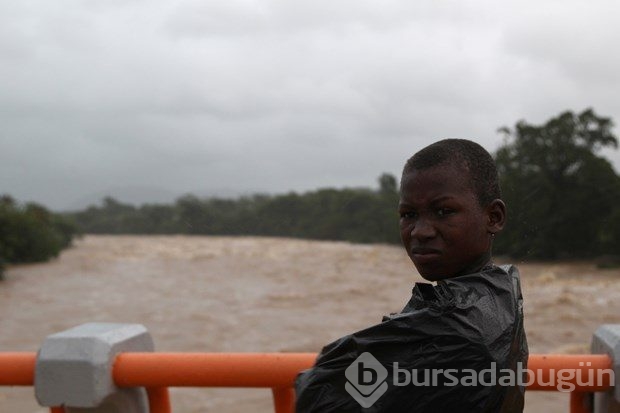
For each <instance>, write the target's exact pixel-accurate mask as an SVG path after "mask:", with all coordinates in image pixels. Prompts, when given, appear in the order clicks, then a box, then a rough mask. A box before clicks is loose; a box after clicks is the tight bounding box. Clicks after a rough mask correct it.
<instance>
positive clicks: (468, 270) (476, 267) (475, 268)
mask: <svg viewBox="0 0 620 413" xmlns="http://www.w3.org/2000/svg"><path fill="white" fill-rule="evenodd" d="M490 265H492V262H491V251H487V252H486V253H485V254H483V255H481V256H480V257H479V258H478V259H477V260H476V261H474V262H472V263H471V264H470V265H468V266H466V267H465V268H463V269H462V270H461V271H460V272H459V273H458V274H456V275H455V277H458V276H460V275H467V274H474V273H477V272H480V270H482V269H483V268H484V267H487V266H490Z"/></svg>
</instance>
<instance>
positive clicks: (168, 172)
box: [0, 0, 620, 210]
mask: <svg viewBox="0 0 620 413" xmlns="http://www.w3.org/2000/svg"><path fill="white" fill-rule="evenodd" d="M618 16H620V3H619V2H616V1H611V0H610V1H598V0H597V1H588V2H586V1H565V0H564V1H544V2H541V1H521V0H520V1H512V2H509V1H502V2H497V1H462V0H459V1H436V0H432V1H410V0H402V1H396V0H392V1H390V0H388V1H386V0H381V1H360V0H347V1H337V0H320V1H319V0H311V1H296V0H279V1H276V0H272V1H268V0H256V1H252V0H241V1H239V0H226V1H224V0H222V1H204V0H193V1H190V0H179V1H170V0H166V1H160V0H149V1H146V0H144V1H143V0H133V1H130V0H123V1H113V0H109V1H101V2H96V1H90V0H84V1H68V0H58V1H53V2H50V1H44V0H38V1H33V0H20V1H10V0H7V1H0V82H1V83H0V193H8V194H11V195H12V196H14V197H15V198H17V199H19V200H21V201H37V202H41V203H43V204H45V205H47V206H49V207H51V208H53V209H56V210H59V209H67V208H76V207H81V206H84V204H85V203H88V202H96V201H98V200H99V199H100V198H101V197H103V196H104V195H105V194H111V195H114V196H118V197H119V198H121V199H125V200H127V201H132V202H147V201H171V200H173V199H174V198H175V197H177V196H179V195H182V194H184V193H189V192H191V193H195V194H198V195H206V194H224V195H235V194H239V193H252V192H259V191H260V192H271V193H281V192H287V191H289V190H295V191H305V190H310V189H316V188H319V187H325V186H333V187H344V186H375V184H376V179H377V177H378V176H379V175H380V174H381V173H382V172H390V173H393V174H395V175H398V174H399V172H400V169H401V167H402V164H403V163H404V161H405V160H406V159H407V158H408V157H409V156H410V155H411V154H412V153H413V152H415V151H416V150H418V149H420V148H422V147H423V146H425V145H427V144H429V143H431V142H433V141H434V140H437V139H439V138H444V137H463V138H469V139H473V140H476V141H477V142H479V143H481V144H482V145H483V146H484V147H486V148H487V149H488V150H489V151H493V150H495V149H496V148H497V147H498V146H499V145H500V144H501V136H500V135H498V134H497V133H496V130H497V128H498V127H500V126H504V125H507V126H512V125H514V124H515V123H516V121H518V120H519V119H526V120H527V121H529V122H533V123H539V122H543V121H545V120H546V119H548V118H549V117H551V116H555V115H557V114H558V113H559V112H561V111H564V110H566V109H570V110H574V111H581V110H582V109H585V108H586V107H593V108H594V109H595V110H596V111H597V113H598V114H600V115H605V116H610V117H612V118H613V119H614V120H615V121H616V122H620V99H619V98H618V93H619V91H620V54H619V53H618V45H619V44H620V29H619V28H618V22H617V20H618ZM615 131H616V133H617V132H618V128H616V129H615ZM608 157H609V158H610V159H612V160H613V162H614V165H615V166H616V169H617V170H618V166H619V165H620V156H618V154H617V153H616V152H609V153H608Z"/></svg>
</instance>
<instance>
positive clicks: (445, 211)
mask: <svg viewBox="0 0 620 413" xmlns="http://www.w3.org/2000/svg"><path fill="white" fill-rule="evenodd" d="M452 214H454V210H453V209H450V208H439V209H437V215H439V216H440V217H445V216H448V215H452Z"/></svg>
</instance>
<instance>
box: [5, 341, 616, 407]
mask: <svg viewBox="0 0 620 413" xmlns="http://www.w3.org/2000/svg"><path fill="white" fill-rule="evenodd" d="M315 358H316V354H314V353H122V354H119V355H118V356H117V357H116V359H115V362H114V366H113V378H114V382H115V383H116V384H117V385H118V386H119V387H138V386H139V387H146V389H147V393H148V397H149V404H150V412H151V413H170V411H171V408H170V399H169V396H168V390H167V389H168V387H179V386H181V387H187V386H189V387H265V388H271V389H272V392H273V398H274V407H275V411H276V413H291V412H293V411H294V400H295V394H294V391H293V383H294V380H295V377H296V376H297V374H298V373H299V371H300V370H303V369H306V368H309V367H311V366H312V364H313V363H314V360H315ZM35 359H36V354H35V353H0V386H2V385H18V386H19V385H22V386H31V385H32V384H33V381H34V366H35ZM528 369H529V370H531V371H536V372H540V374H536V375H535V377H534V380H533V382H532V384H530V385H529V386H528V390H541V391H557V387H556V385H554V384H550V381H551V380H552V379H553V378H554V377H552V375H553V374H555V372H557V371H558V370H560V369H571V370H574V371H575V372H576V374H574V375H573V378H571V379H567V380H564V383H566V384H569V383H570V384H572V385H574V386H575V388H574V391H573V392H571V398H570V412H571V413H585V412H588V411H589V407H588V406H587V397H586V396H587V394H588V393H591V392H595V391H606V390H609V389H610V388H611V386H612V377H611V376H610V375H601V378H602V381H601V382H598V383H597V382H594V383H589V382H590V381H591V380H587V381H585V380H584V378H587V377H589V376H588V375H589V374H590V373H592V372H597V371H600V370H602V369H612V360H611V359H610V357H608V356H606V355H598V354H597V355H594V354H587V355H564V354H561V355H556V354H546V355H540V354H534V355H530V358H529V361H528ZM579 379H581V380H579ZM584 382H585V383H586V384H584ZM60 411H62V410H60V409H52V413H56V412H60Z"/></svg>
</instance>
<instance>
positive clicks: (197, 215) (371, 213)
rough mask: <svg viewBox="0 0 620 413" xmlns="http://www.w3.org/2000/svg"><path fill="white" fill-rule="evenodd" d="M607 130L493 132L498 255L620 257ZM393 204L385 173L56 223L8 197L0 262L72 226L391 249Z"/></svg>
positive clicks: (522, 124)
mask: <svg viewBox="0 0 620 413" xmlns="http://www.w3.org/2000/svg"><path fill="white" fill-rule="evenodd" d="M612 127H613V123H612V121H611V119H610V118H606V117H601V116H598V115H596V113H595V112H594V111H593V110H592V109H586V110H584V111H582V112H580V113H573V112H571V111H566V112H563V113H560V114H559V115H558V116H556V117H553V118H551V119H549V120H548V121H546V122H544V123H542V124H540V125H534V124H530V123H528V122H526V121H519V122H517V123H516V125H515V126H514V127H512V128H508V127H504V128H501V129H500V130H499V132H500V133H501V134H502V135H503V138H504V139H503V143H502V145H501V146H500V148H499V149H498V150H497V151H496V152H495V153H494V154H493V155H494V158H495V160H496V163H497V166H498V171H499V173H500V183H501V186H502V192H503V199H504V200H505V202H506V204H507V205H508V211H509V219H508V224H507V226H506V228H505V230H504V231H503V232H502V233H501V234H499V236H498V237H497V239H496V242H495V253H496V254H501V255H509V256H512V257H514V258H534V259H565V258H593V257H601V256H605V255H616V254H618V251H620V177H619V176H618V175H617V174H616V172H615V170H614V168H613V166H612V165H611V163H610V162H609V160H608V159H606V158H605V157H604V156H603V155H602V154H601V151H602V150H603V149H604V148H617V146H618V141H617V138H616V137H615V136H614V134H613V133H612ZM398 199H399V196H398V181H397V179H396V178H395V177H394V176H392V175H390V174H383V175H381V176H380V177H379V179H378V185H377V187H376V188H374V189H370V188H345V189H332V188H326V189H319V190H316V191H311V192H306V193H303V194H298V193H295V192H290V193H288V194H282V195H265V194H257V195H252V196H244V197H240V198H237V199H224V198H206V199H200V198H198V197H195V196H193V195H186V196H183V197H181V198H179V199H177V200H176V201H175V202H174V203H173V204H169V205H165V204H145V205H141V206H134V205H130V204H125V203H122V202H120V201H118V200H116V199H114V198H111V197H108V198H105V199H104V200H103V202H102V204H101V205H97V206H91V207H89V208H87V209H85V210H83V211H77V212H72V213H66V214H63V215H62V216H61V215H58V214H51V213H49V212H48V211H46V210H45V209H44V208H43V207H41V206H38V205H36V204H28V205H26V206H24V207H18V206H16V204H15V203H14V202H13V201H12V200H10V198H7V197H5V198H4V200H3V201H2V204H1V206H0V231H2V232H0V257H2V258H3V259H4V260H5V261H8V262H26V261H34V260H39V259H43V258H44V257H46V256H54V255H55V254H57V253H58V251H60V249H61V248H63V247H65V246H67V245H69V244H70V242H71V237H72V236H73V234H74V233H75V229H76V228H77V229H78V231H79V232H81V233H93V234H196V235H198V234H200V235H257V236H279V237H296V238H307V239H319V240H342V241H349V242H356V243H390V244H396V243H399V242H400V239H399V231H398V215H397V213H396V210H397V205H398ZM3 220H4V221H3ZM16 222H19V224H16ZM15 234H19V235H15ZM7 240H9V241H7ZM18 240H19V241H18ZM30 243H33V244H32V245H30ZM27 245H28V247H26V246H27ZM18 246H21V247H18ZM20 248H22V249H20ZM25 251H27V252H25ZM44 252H45V253H44Z"/></svg>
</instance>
